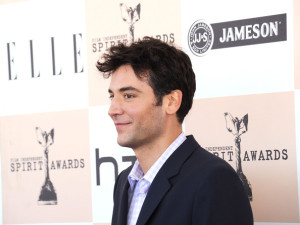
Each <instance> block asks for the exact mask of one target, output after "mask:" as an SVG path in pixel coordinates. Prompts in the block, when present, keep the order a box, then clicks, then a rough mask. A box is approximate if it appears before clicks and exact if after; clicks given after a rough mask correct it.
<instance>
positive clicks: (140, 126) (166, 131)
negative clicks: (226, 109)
mask: <svg viewBox="0 0 300 225" xmlns="http://www.w3.org/2000/svg"><path fill="white" fill-rule="evenodd" d="M103 58H104V61H102V62H100V61H98V63H97V68H98V69H99V70H100V71H101V72H103V74H104V77H106V78H107V77H110V76H111V82H110V86H109V90H108V91H109V95H110V98H111V105H110V108H109V112H108V114H109V115H110V117H111V118H112V120H113V121H114V124H115V126H116V129H117V132H118V144H119V145H121V146H124V147H130V148H132V149H133V151H134V153H135V155H136V157H137V161H136V162H135V164H134V165H133V166H131V167H129V168H127V169H126V170H124V171H123V172H121V174H120V175H119V176H118V178H117V180H116V184H115V188H114V208H113V217H112V225H126V224H127V225H135V224H137V225H150V224H151V225H154V224H155V225H225V224H226V225H251V224H253V216H252V211H251V207H250V203H249V200H248V198H247V196H246V194H245V192H244V190H243V186H242V184H241V181H240V180H239V178H238V176H237V174H236V173H235V171H234V170H233V169H232V167H231V166H230V165H229V164H227V163H226V162H225V161H223V160H222V159H220V158H218V157H216V156H214V155H213V154H211V153H209V152H207V151H206V150H204V149H203V148H202V147H200V145H199V144H198V143H197V142H196V140H195V139H194V138H193V136H188V137H186V136H185V134H184V133H183V129H182V123H183V120H184V117H185V116H186V115H187V113H188V112H189V110H190V108H191V107H192V102H193V96H194V92H195V89H196V82H195V74H194V72H193V69H192V65H191V61H190V59H189V57H188V56H187V55H186V54H185V53H184V52H183V51H181V50H179V49H177V48H175V47H173V46H170V45H168V44H166V43H164V42H161V41H159V40H156V39H153V38H149V37H148V38H145V39H144V40H142V41H138V42H135V43H132V44H131V45H130V46H125V45H123V44H120V45H118V46H113V47H111V48H110V50H109V52H108V53H107V54H104V56H103Z"/></svg>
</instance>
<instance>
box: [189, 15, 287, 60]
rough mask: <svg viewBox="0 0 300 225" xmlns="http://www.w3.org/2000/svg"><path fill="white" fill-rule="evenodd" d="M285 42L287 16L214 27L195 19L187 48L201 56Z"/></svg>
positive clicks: (224, 23) (222, 23)
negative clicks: (238, 48)
mask: <svg viewBox="0 0 300 225" xmlns="http://www.w3.org/2000/svg"><path fill="white" fill-rule="evenodd" d="M286 40H287V26H286V14H278V15H272V16H265V17H257V18H251V19H244V20H236V21H230V22H221V23H214V24H209V23H207V22H206V21H205V20H197V21H195V22H194V23H193V24H192V25H191V27H190V29H189V32H188V46H189V48H190V50H191V52H192V53H193V54H194V55H196V56H204V55H206V54H207V53H208V52H209V50H213V49H220V48H229V47H238V46H245V45H254V44H264V43H271V42H278V41H286Z"/></svg>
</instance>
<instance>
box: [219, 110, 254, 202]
mask: <svg viewBox="0 0 300 225" xmlns="http://www.w3.org/2000/svg"><path fill="white" fill-rule="evenodd" d="M224 116H225V120H226V128H227V130H228V131H229V132H230V133H232V135H233V136H234V144H235V157H236V172H237V174H238V176H239V177H240V179H241V181H242V183H243V186H244V189H245V191H246V193H247V195H248V198H249V200H250V201H252V189H251V185H250V183H249V181H248V179H247V177H246V176H245V174H244V173H243V169H242V160H241V151H242V150H241V135H242V134H244V133H246V132H247V131H248V114H246V115H245V116H243V117H242V118H241V119H238V118H237V117H235V118H233V117H232V115H231V114H230V113H228V112H226V113H224Z"/></svg>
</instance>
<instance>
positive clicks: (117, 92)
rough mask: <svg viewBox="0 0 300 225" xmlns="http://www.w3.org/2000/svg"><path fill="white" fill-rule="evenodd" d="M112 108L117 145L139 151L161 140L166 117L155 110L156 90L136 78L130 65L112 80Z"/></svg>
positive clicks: (160, 109) (161, 109) (110, 113)
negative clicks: (140, 148)
mask: <svg viewBox="0 0 300 225" xmlns="http://www.w3.org/2000/svg"><path fill="white" fill-rule="evenodd" d="M109 94H110V98H111V105H110V108H109V112H108V114H109V115H110V117H111V118H112V119H113V121H114V123H115V126H116V129H117V132H118V143H119V145H121V146H124V147H130V148H133V149H134V150H135V149H138V148H139V147H143V146H146V145H147V144H151V143H153V142H155V141H156V140H158V138H159V137H160V138H161V134H162V130H163V126H164V125H163V121H164V113H163V107H162V106H156V98H155V96H154V92H153V89H152V88H151V87H150V86H149V84H148V82H147V81H146V79H145V80H140V79H138V78H137V77H136V75H135V73H134V71H133V69H132V67H131V66H130V65H123V66H120V67H119V68H118V69H117V70H116V71H115V72H114V73H113V74H112V77H111V82H110V86H109Z"/></svg>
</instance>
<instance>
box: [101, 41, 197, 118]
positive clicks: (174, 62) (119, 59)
mask: <svg viewBox="0 0 300 225" xmlns="http://www.w3.org/2000/svg"><path fill="white" fill-rule="evenodd" d="M102 58H103V61H102V62H101V61H100V60H99V61H98V62H97V65H96V66H97V68H98V70H99V71H101V72H103V76H104V77H105V78H109V77H110V76H111V74H112V73H113V72H114V71H116V70H117V69H118V68H119V67H120V66H122V65H131V67H132V68H133V70H134V72H135V75H136V76H137V77H138V78H139V79H142V78H145V77H146V78H147V81H148V83H149V85H150V86H151V88H152V89H153V91H154V95H155V97H156V100H157V105H160V104H161V103H162V98H163V96H165V95H167V94H169V93H171V91H173V90H176V89H179V90H181V91H182V95H183V97H182V103H181V106H180V108H179V110H178V111H177V113H176V115H177V118H178V121H179V122H180V123H182V122H183V120H184V117H185V116H186V115H187V113H188V112H189V110H190V109H191V107H192V104H193V97H194V93H195V90H196V81H195V73H194V71H193V69H192V63H191V60H190V58H189V57H188V55H187V54H186V53H184V52H183V51H182V50H180V49H178V48H176V47H174V46H171V45H169V44H167V43H165V42H163V41H160V40H158V39H155V38H151V37H145V38H144V39H143V40H140V41H137V42H133V43H132V44H130V45H125V44H123V43H120V44H119V45H116V46H112V47H111V48H110V49H108V53H105V54H104V55H103V57H102Z"/></svg>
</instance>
